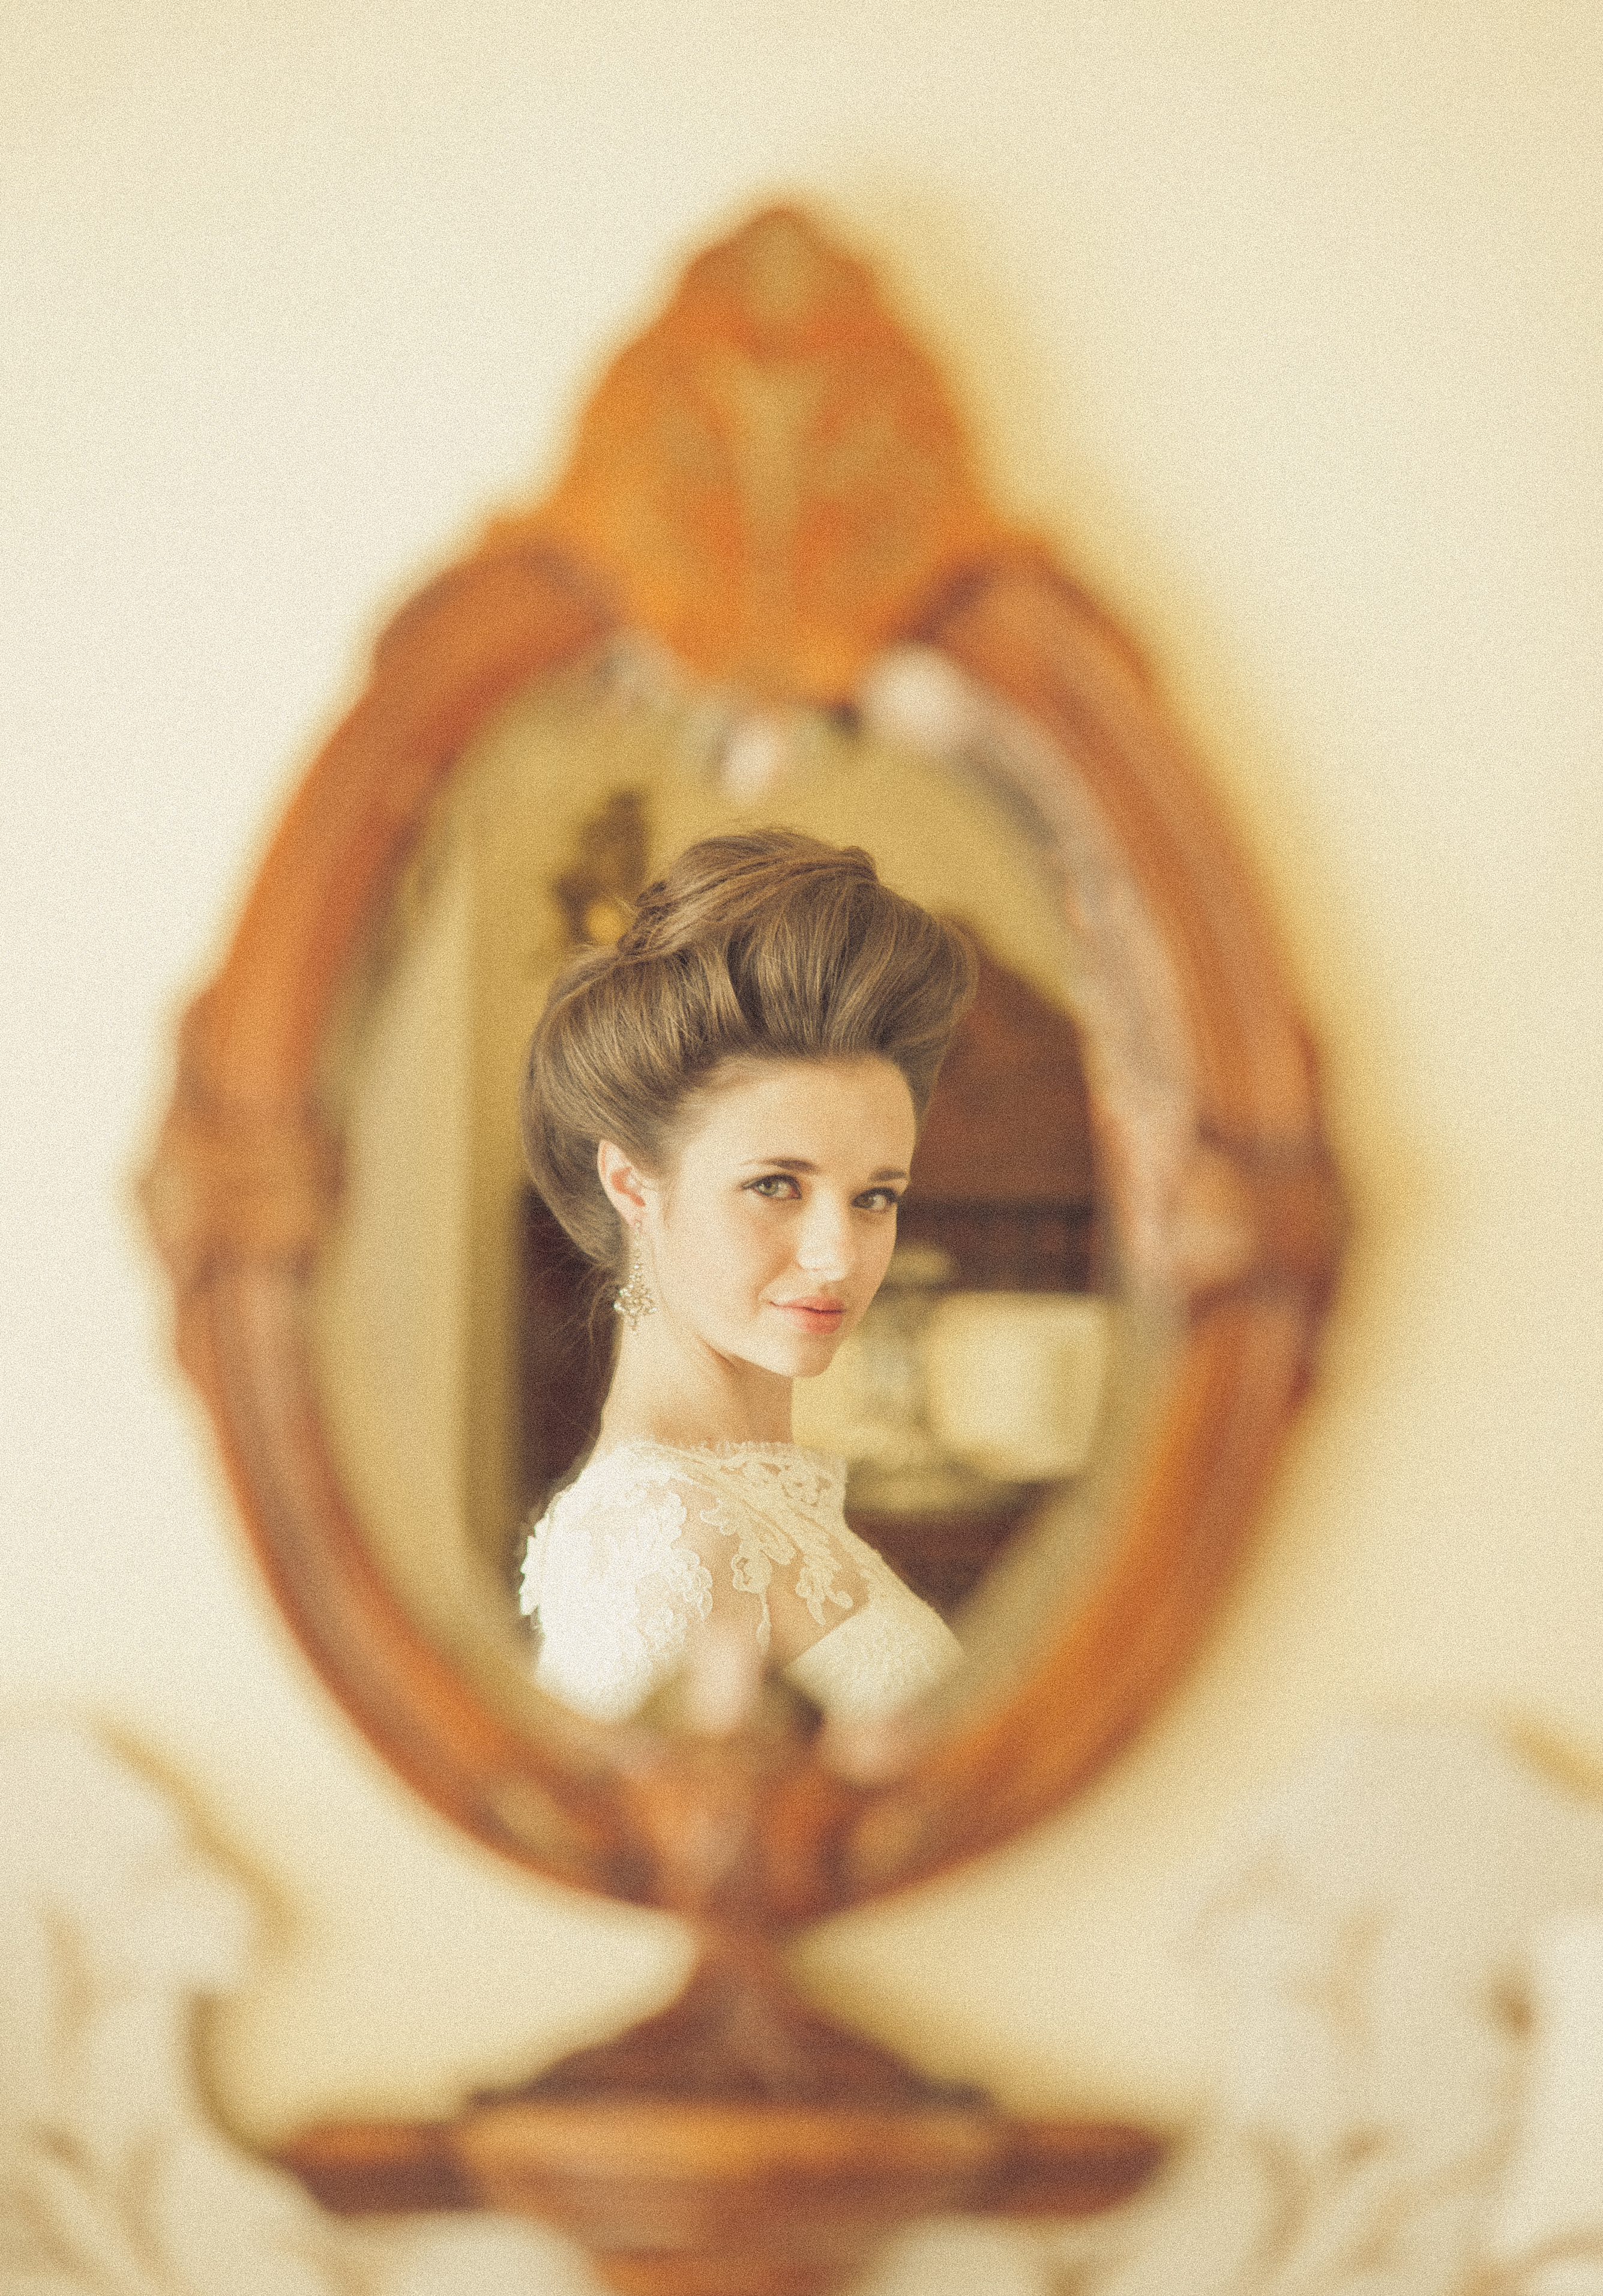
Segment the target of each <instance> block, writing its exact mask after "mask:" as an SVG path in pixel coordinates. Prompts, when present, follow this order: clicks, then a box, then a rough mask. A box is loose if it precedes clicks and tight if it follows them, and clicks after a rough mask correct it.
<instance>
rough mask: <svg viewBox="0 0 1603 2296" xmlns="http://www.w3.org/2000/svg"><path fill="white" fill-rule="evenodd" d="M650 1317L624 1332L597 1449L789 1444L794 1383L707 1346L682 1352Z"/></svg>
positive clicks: (683, 1349) (663, 1325) (682, 1349)
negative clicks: (643, 1443) (645, 1445)
mask: <svg viewBox="0 0 1603 2296" xmlns="http://www.w3.org/2000/svg"><path fill="white" fill-rule="evenodd" d="M657 1320H658V1319H657V1318H654V1317H653V1318H648V1320H647V1321H646V1322H645V1323H644V1324H642V1325H641V1327H640V1329H639V1330H638V1331H634V1332H631V1331H627V1330H626V1331H625V1332H624V1333H623V1334H622V1339H621V1342H620V1345H619V1347H618V1351H617V1369H616V1370H615V1371H614V1373H613V1374H612V1384H611V1386H610V1387H609V1389H608V1390H607V1401H606V1405H605V1406H604V1408H603V1409H602V1412H601V1430H600V1435H599V1438H598V1448H600V1449H601V1450H604V1451H605V1450H610V1449H611V1448H612V1447H613V1446H614V1445H615V1444H618V1443H629V1442H638V1441H640V1440H642V1439H646V1440H649V1441H651V1442H654V1443H673V1444H702V1443H789V1441H790V1439H791V1437H790V1391H791V1387H792V1384H793V1382H791V1381H790V1380H789V1379H785V1378H782V1377H781V1375H780V1374H778V1373H777V1372H770V1371H764V1370H762V1369H761V1368H760V1367H759V1366H758V1365H756V1364H748V1363H733V1362H731V1361H730V1360H729V1358H728V1357H724V1356H720V1355H717V1354H716V1353H715V1352H714V1351H713V1350H712V1349H710V1348H707V1347H705V1346H698V1347H696V1348H694V1349H689V1350H687V1349H685V1348H683V1346H682V1345H680V1344H678V1343H676V1342H675V1341H674V1340H673V1339H672V1338H671V1336H670V1334H669V1333H668V1330H667V1325H666V1324H659V1327H658V1329H657V1330H655V1331H654V1330H653V1329H652V1324H653V1323H654V1322H656V1321H657Z"/></svg>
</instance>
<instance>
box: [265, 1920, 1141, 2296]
mask: <svg viewBox="0 0 1603 2296" xmlns="http://www.w3.org/2000/svg"><path fill="white" fill-rule="evenodd" d="M1162 2151H1163V2148H1162V2145H1161V2144H1160V2143H1159V2141H1158V2140H1157V2138H1155V2137H1153V2136H1150V2135H1149V2134H1147V2133H1145V2132H1143V2131H1141V2130H1139V2129H1134V2128H1122V2127H1118V2126H1114V2125H1108V2124H1100V2123H1084V2122H1077V2121H1020V2120H1010V2119H1009V2118H1008V2117H1007V2116H1006V2115H1005V2114H1003V2113H1001V2112H997V2111H996V2109H995V2108H994V2106H993V2105H991V2104H990V2103H987V2101H986V2099H985V2097H984V2096H983V2095H980V2094H979V2093H978V2092H977V2091H975V2090H968V2089H954V2088H943V2087H938V2086H937V2085H936V2084H935V2083H932V2082H928V2081H926V2080H924V2079H922V2078H921V2077H920V2075H919V2074H918V2073H916V2072H914V2071H912V2068H911V2067H909V2066H906V2065H904V2064H902V2063H901V2062H899V2060H898V2059H896V2058H895V2057H893V2056H891V2055H890V2054H888V2053H887V2051H884V2050H881V2049H879V2048H877V2047H875V2046H873V2045H872V2044H871V2043H869V2042H865V2041H863V2040H861V2039H859V2038H857V2037H856V2036H855V2035H854V2034H851V2033H848V2032H846V2031H845V2030H843V2029H841V2028H839V2027H838V2026H835V2025H832V2024H830V2022H829V2021H828V2020H827V2019H824V2018H822V2017H821V2016H819V2015H818V2013H816V2012H815V2011H814V2010H812V2009H810V2008H809V2007H808V2006H807V2005H806V2003H805V2002H804V2001H803V2000H802V1999H801V1998H800V1997H799V1996H798V1995H797V1993H796V1992H795V1991H794V1989H792V1988H791V1986H790V1985H789V1980H787V1979H786V1977H785V1976H784V1973H783V1972H782V1971H781V1969H780V1967H779V1965H778V1964H777V1962H776V1961H775V1960H774V1959H773V1956H772V1953H771V1950H770V1949H769V1948H766V1947H765V1945H764V1944H763V1943H762V1941H761V1940H752V1939H739V1940H731V1939H719V1940H716V1941H714V1942H712V1943H711V1944H709V1947H708V1950H707V1954H706V1956H704V1958H703V1960H702V1962H701V1963H700V1964H699V1967H698V1969H697V1971H696V1973H695V1975H694V1976H693V1978H692V1979H691V1983H690V1985H689V1987H688V1988H687V1989H686V1990H685V1992H684V1993H683V1994H682V1995H681V1997H680V1998H679V1999H678V2000H677V2001H676V2002H675V2003H674V2004H673V2005H672V2006H671V2007H670V2008H669V2009H667V2010H665V2011H664V2012H663V2013H661V2014H660V2015H659V2016H657V2017H653V2018H650V2019H648V2020H647V2021H645V2022H644V2023H643V2024H642V2025H638V2026H635V2027H634V2029H633V2030H631V2031H629V2032H627V2033H626V2034H624V2035H623V2036H621V2038H619V2039H617V2041H613V2042H609V2043H608V2044H607V2045H605V2046H603V2047H601V2048H596V2049H587V2050H583V2051H581V2052H579V2053H578V2054H577V2055H575V2056H572V2057H568V2058H565V2059H564V2060H563V2061H562V2062H560V2063H559V2064H557V2065H554V2066H553V2067H552V2069H551V2071H549V2072H547V2073H545V2074H544V2075H542V2076H541V2077H540V2079H537V2080H536V2081H533V2082H531V2083H530V2084H529V2085H528V2087H525V2088H523V2089H521V2090H519V2091H515V2092H511V2093H507V2094H503V2095H487V2096H484V2097H480V2098H478V2099H477V2100H476V2101H475V2102H474V2103H472V2104H471V2105H470V2107H469V2108H468V2110H467V2111H466V2112H464V2113H463V2114H462V2116H461V2117H460V2119H458V2120H455V2121H452V2122H449V2123H440V2122H436V2123H421V2124H412V2125H410V2126H409V2125H406V2124H399V2123H389V2124H374V2123H360V2124H351V2125H348V2126H345V2127H338V2128H323V2129H318V2130H315V2131H312V2132H310V2133H308V2134H307V2136H303V2137H302V2138H300V2139H299V2140H298V2142H297V2143H296V2144H293V2145H292V2146H290V2148H289V2150H288V2151H287V2152H286V2153H284V2154H283V2155H282V2160H283V2162H284V2165H285V2166H286V2167H288V2168H290V2169H293V2170H294V2171H295V2173H296V2174H297V2175H298V2176H299V2177H300V2178H301V2179H302V2181H303V2182H304V2183H305V2184H306V2185H308V2186H309V2188H310V2189H311V2191H312V2192H313V2193H314V2194H315V2195H316V2196H317V2198H318V2199H319V2200H321V2201H322V2202H323V2204H324V2205H325V2206H327V2207H330V2208H332V2209H336V2210H340V2211H342V2212H349V2213H364V2214H366V2213H372V2212H373V2211H376V2210H418V2209H432V2208H459V2209H462V2208H478V2209H491V2210H502V2211H505V2212H509V2213H512V2214H519V2215H525V2216H531V2217H537V2218H540V2219H541V2220H542V2221H544V2223H546V2224H549V2225H552V2226H554V2227H555V2228H556V2229H557V2230H559V2231H560V2232H563V2233H566V2234H567V2235H568V2236H569V2237H570V2238H571V2239H574V2240H576V2241H577V2242H579V2243H581V2244H582V2245H583V2246H584V2247H585V2249H587V2250H588V2251H589V2252H590V2256H591V2259H592V2262H593V2266H594V2268H595V2270H596V2271H597V2273H598V2274H599V2275H600V2276H601V2279H602V2280H603V2281H604V2282H605V2283H606V2284H607V2285H608V2286H609V2288H614V2289H617V2291H618V2292H619V2296H830V2292H831V2291H834V2290H837V2289H839V2288H842V2287H844V2286H845V2285H846V2284H847V2283H848V2282H849V2281H850V2280H851V2279H853V2278H854V2277H855V2276H856V2275H857V2274H858V2273H860V2272H861V2271H862V2270H863V2268H864V2267H865V2266H866V2265H867V2264H868V2263H869V2262H870V2261H871V2258H872V2256H873V2253H874V2251H875V2250H876V2249H877V2248H878V2247H879V2243H881V2242H882V2241H883V2240H884V2239H885V2238H886V2236H887V2235H888V2234H890V2233H892V2232H894V2231H895V2230H896V2228H897V2227H898V2226H902V2225H904V2224H906V2223H908V2222H910V2221H912V2219H913V2218H918V2217H925V2216H933V2215H953V2214H965V2215H977V2214H1005V2215H1015V2216H1031V2215H1035V2216H1075V2215H1084V2214H1086V2213H1089V2212H1090V2211H1091V2210H1097V2209H1104V2208H1109V2207H1112V2206H1114V2205H1115V2204H1116V2202H1120V2201H1123V2200H1125V2199H1128V2198H1129V2197H1130V2196H1131V2195H1132V2194H1134V2193H1135V2192H1137V2191H1138V2190H1139V2189H1140V2188H1141V2185H1144V2184H1145V2183H1146V2181H1147V2179H1148V2178H1149V2177H1150V2176H1151V2174H1152V2172H1153V2171H1154V2169H1156V2168H1157V2165H1158V2162H1159V2160H1160V2159H1161V2157H1162Z"/></svg>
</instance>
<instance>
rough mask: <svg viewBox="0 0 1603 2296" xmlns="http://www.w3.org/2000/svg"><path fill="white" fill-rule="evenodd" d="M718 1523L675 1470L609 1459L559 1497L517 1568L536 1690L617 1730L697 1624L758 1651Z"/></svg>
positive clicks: (714, 1507) (703, 1491)
mask: <svg viewBox="0 0 1603 2296" xmlns="http://www.w3.org/2000/svg"><path fill="white" fill-rule="evenodd" d="M615 1462H618V1463H619V1464H616V1465H615V1464H614V1463H615ZM718 1513H719V1501H718V1495H717V1493H716V1491H715V1490H712V1489H710V1488H707V1487H706V1486H705V1485H703V1484H702V1483H701V1482H700V1481H699V1480H698V1479H697V1478H696V1477H695V1476H694V1475H693V1474H689V1473H686V1472H684V1471H683V1466H681V1465H677V1464H675V1465H670V1464H668V1463H667V1462H665V1461H662V1460H658V1459H653V1458H650V1457H647V1458H634V1457H626V1456H625V1455H622V1454H617V1453H614V1454H610V1455H609V1456H608V1457H607V1458H606V1459H604V1460H602V1461H601V1462H599V1463H598V1464H597V1465H596V1466H595V1467H594V1468H593V1469H590V1470H587V1471H586V1472H585V1475H583V1476H582V1477H581V1478H580V1480H579V1481H578V1482H577V1483H576V1484H575V1485H574V1486H573V1488H571V1489H569V1490H568V1491H565V1492H563V1493H562V1494H561V1496H560V1497H559V1498H558V1499H557V1500H556V1502H555V1504H554V1505H553V1506H552V1509H551V1512H550V1513H548V1514H547V1516H546V1517H545V1519H544V1521H543V1522H541V1523H540V1524H539V1525H538V1527H537V1528H536V1531H535V1533H534V1535H533V1536H532V1538H530V1540H529V1542H528V1553H527V1554H526V1558H525V1562H524V1571H523V1606H524V1608H525V1609H526V1610H527V1611H531V1612H532V1613H533V1614H534V1615H535V1618H536V1623H537V1626H538V1629H539V1636H540V1652H539V1657H538V1659H537V1661H536V1667H535V1678H536V1681H537V1682H539V1683H540V1685H542V1687H543V1688H544V1689H546V1690H549V1691H550V1692H551V1693H552V1695H553V1697H557V1698H560V1699H561V1700H562V1702H563V1703H564V1704H565V1705H568V1706H575V1707H577V1708H579V1709H580V1710H582V1711H584V1712H585V1713H589V1714H593V1715H596V1716H597V1717H598V1718H601V1719H603V1720H617V1719H619V1718H622V1717H623V1716H625V1715H626V1714H631V1713H633V1712H634V1710H635V1709H636V1708H637V1707H639V1706H641V1705H642V1704H643V1703H644V1702H645V1701H646V1699H648V1698H649V1697H650V1694H651V1693H652V1691H653V1690H655V1689H656V1688H657V1687H658V1685H659V1684H660V1683H662V1682H663V1681H665V1680H666V1679H667V1677H668V1676H669V1675H671V1674H672V1673H674V1671H675V1669H676V1668H677V1667H678V1666H679V1664H680V1662H681V1661H682V1660H683V1656H684V1650H685V1644H686V1642H687V1640H688V1639H689V1636H690V1631H691V1627H692V1626H693V1625H695V1624H696V1623H697V1622H699V1621H700V1620H706V1619H710V1618H713V1617H714V1616H716V1617H718V1618H720V1619H724V1620H729V1621H731V1622H732V1623H733V1624H735V1625H737V1626H738V1627H739V1628H740V1631H741V1632H742V1634H749V1635H750V1636H751V1637H752V1639H753V1642H754V1644H756V1646H757V1648H758V1650H759V1651H762V1650H765V1648H766V1636H765V1633H764V1631H763V1628H764V1624H765V1605H764V1603H763V1602H762V1600H761V1598H760V1597H759V1596H758V1595H756V1594H755V1593H754V1592H752V1591H750V1590H748V1589H746V1588H742V1587H740V1586H738V1585H737V1584H736V1581H735V1579H734V1576H733V1574H732V1570H731V1567H730V1566H731V1560H732V1548H731V1545H730V1541H729V1538H728V1537H727V1535H726V1534H725V1533H724V1532H722V1531H721V1530H720V1529H718V1528H717V1527H716V1518H717V1516H718ZM709 1563H710V1565H711V1567H710V1568H709Z"/></svg>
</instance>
